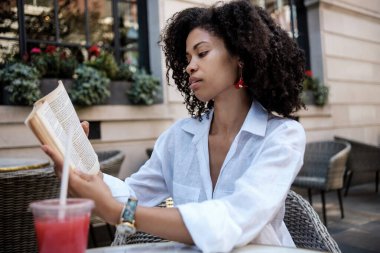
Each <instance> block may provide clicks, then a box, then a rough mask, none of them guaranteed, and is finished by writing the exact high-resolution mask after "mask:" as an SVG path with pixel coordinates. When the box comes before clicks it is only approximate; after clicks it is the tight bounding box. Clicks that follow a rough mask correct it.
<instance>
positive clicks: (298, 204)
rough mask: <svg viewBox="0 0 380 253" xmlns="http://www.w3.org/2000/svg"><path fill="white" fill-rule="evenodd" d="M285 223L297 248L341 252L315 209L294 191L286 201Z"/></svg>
mask: <svg viewBox="0 0 380 253" xmlns="http://www.w3.org/2000/svg"><path fill="white" fill-rule="evenodd" d="M284 222H285V224H286V227H287V228H288V230H289V233H290V235H291V236H292V239H293V241H294V243H295V244H296V246H297V248H304V249H313V250H321V251H327V252H333V253H339V252H341V251H340V249H339V247H338V244H337V243H336V242H335V240H334V239H333V238H332V236H331V235H330V233H329V232H328V231H327V229H326V227H325V226H324V225H323V223H322V222H321V220H320V219H319V216H318V214H317V213H316V212H315V211H314V209H313V207H312V206H311V205H310V204H309V203H308V202H307V201H306V200H305V199H304V198H302V197H301V196H300V195H299V194H297V193H295V192H294V191H289V193H288V196H287V198H286V201H285V216H284Z"/></svg>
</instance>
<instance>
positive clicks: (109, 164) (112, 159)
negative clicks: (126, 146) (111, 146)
mask: <svg viewBox="0 0 380 253" xmlns="http://www.w3.org/2000/svg"><path fill="white" fill-rule="evenodd" d="M96 154H97V155H98V160H99V163H100V169H101V170H102V172H104V173H106V174H108V175H111V176H114V177H118V175H119V171H120V167H121V164H122V163H123V161H124V157H125V155H124V153H123V152H122V151H120V150H108V151H96Z"/></svg>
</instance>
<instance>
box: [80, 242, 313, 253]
mask: <svg viewBox="0 0 380 253" xmlns="http://www.w3.org/2000/svg"><path fill="white" fill-rule="evenodd" d="M137 252H144V253H151V252H167V253H181V252H188V253H191V252H192V253H198V252H201V251H200V250H199V249H198V248H197V247H195V246H188V245H185V244H182V243H177V242H161V243H145V244H133V245H125V246H116V247H103V248H93V249H88V250H87V251H86V253H137ZM232 252H233V253H273V252H276V253H290V252H294V253H312V252H319V253H320V251H314V250H307V249H300V248H287V247H278V246H269V245H253V244H250V245H247V246H244V247H242V248H238V249H235V250H233V251H232Z"/></svg>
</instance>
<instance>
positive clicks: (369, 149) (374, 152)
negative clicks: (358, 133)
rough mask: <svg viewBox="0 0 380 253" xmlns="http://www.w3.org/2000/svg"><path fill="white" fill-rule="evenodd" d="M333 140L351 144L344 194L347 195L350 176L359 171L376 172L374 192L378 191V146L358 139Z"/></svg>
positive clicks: (337, 138)
mask: <svg viewBox="0 0 380 253" xmlns="http://www.w3.org/2000/svg"><path fill="white" fill-rule="evenodd" d="M335 140H338V141H346V142H348V143H350V144H351V152H350V155H349V156H348V161H347V173H346V175H347V176H348V178H347V183H346V189H345V192H344V196H347V193H348V189H349V188H350V184H351V180H352V176H353V175H354V174H356V175H357V174H358V173H361V172H375V173H376V180H375V183H376V186H375V189H376V192H379V174H380V147H377V146H373V145H368V144H365V143H361V142H358V141H353V140H349V139H346V138H342V137H337V136H336V137H335Z"/></svg>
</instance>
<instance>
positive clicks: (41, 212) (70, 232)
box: [30, 198, 94, 253]
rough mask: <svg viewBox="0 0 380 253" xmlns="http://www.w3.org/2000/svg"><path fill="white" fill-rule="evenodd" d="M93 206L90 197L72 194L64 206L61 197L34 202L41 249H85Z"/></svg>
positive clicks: (42, 251)
mask: <svg viewBox="0 0 380 253" xmlns="http://www.w3.org/2000/svg"><path fill="white" fill-rule="evenodd" d="M93 207H94V201H92V200H90V199H75V198H69V199H67V203H66V205H65V206H63V207H62V206H60V205H59V199H47V200H41V201H35V202H32V203H31V204H30V208H31V210H32V213H33V217H34V228H35V231H36V236H37V243H38V252H39V253H52V252H54V253H61V252H62V253H68V252H70V253H83V252H85V251H86V248H87V238H88V228H89V224H90V216H91V209H92V208H93Z"/></svg>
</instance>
